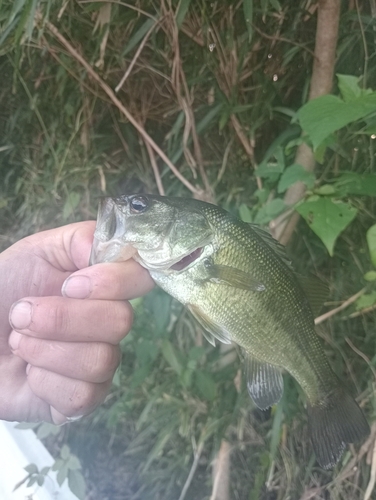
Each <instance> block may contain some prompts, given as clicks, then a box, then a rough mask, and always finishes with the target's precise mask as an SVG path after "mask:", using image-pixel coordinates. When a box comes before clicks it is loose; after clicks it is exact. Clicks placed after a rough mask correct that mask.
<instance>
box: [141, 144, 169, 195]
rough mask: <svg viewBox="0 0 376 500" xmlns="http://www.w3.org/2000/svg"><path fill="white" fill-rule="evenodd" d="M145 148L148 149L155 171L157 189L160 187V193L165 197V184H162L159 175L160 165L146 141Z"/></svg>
mask: <svg viewBox="0 0 376 500" xmlns="http://www.w3.org/2000/svg"><path fill="white" fill-rule="evenodd" d="M145 146H146V149H147V150H148V155H149V158H150V163H151V168H152V169H153V172H154V177H155V182H156V183H157V187H158V193H159V194H160V195H161V196H164V195H165V190H164V187H163V184H162V179H161V176H160V174H159V170H158V165H157V161H156V159H155V155H154V151H153V148H152V147H151V146H150V144H149V143H148V142H147V141H145Z"/></svg>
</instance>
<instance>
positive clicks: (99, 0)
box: [78, 0, 158, 21]
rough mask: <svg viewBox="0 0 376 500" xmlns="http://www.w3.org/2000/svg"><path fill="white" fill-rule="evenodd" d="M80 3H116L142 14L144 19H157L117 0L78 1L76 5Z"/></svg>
mask: <svg viewBox="0 0 376 500" xmlns="http://www.w3.org/2000/svg"><path fill="white" fill-rule="evenodd" d="M82 3H117V4H118V5H122V6H123V7H128V9H131V10H135V11H136V12H138V13H139V14H143V15H144V16H146V17H150V19H154V21H158V19H157V18H156V17H154V16H153V15H152V14H149V12H146V11H145V10H142V9H140V8H139V7H135V6H134V5H131V4H129V3H125V2H120V1H119V0H80V1H79V2H78V4H82Z"/></svg>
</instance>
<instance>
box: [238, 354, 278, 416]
mask: <svg viewBox="0 0 376 500" xmlns="http://www.w3.org/2000/svg"><path fill="white" fill-rule="evenodd" d="M245 372H246V377H247V389H248V393H249V395H250V396H251V398H252V399H253V401H254V402H255V404H256V405H257V406H258V407H259V408H260V409H261V410H266V409H267V408H269V407H270V406H273V405H275V404H276V403H278V401H279V400H280V399H281V397H282V394H283V377H282V373H281V372H280V370H279V369H278V368H277V367H276V366H273V365H271V364H269V363H265V362H264V361H259V360H258V359H256V358H254V357H253V356H250V355H249V354H248V353H245Z"/></svg>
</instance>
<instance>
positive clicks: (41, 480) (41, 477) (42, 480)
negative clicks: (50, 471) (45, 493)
mask: <svg viewBox="0 0 376 500" xmlns="http://www.w3.org/2000/svg"><path fill="white" fill-rule="evenodd" d="M36 478H37V484H38V486H43V483H44V480H45V476H43V475H42V474H38V475H37V476H36Z"/></svg>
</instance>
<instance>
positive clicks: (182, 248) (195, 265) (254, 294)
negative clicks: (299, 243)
mask: <svg viewBox="0 0 376 500" xmlns="http://www.w3.org/2000/svg"><path fill="white" fill-rule="evenodd" d="M129 255H132V256H133V258H134V259H135V260H137V261H138V262H140V264H141V265H142V266H144V267H145V268H147V269H148V270H149V272H150V274H151V276H152V278H153V279H154V281H155V282H156V283H157V284H158V285H159V286H160V287H161V288H162V289H164V290H165V291H166V292H167V293H169V294H170V295H172V296H173V297H175V298H176V299H177V300H179V301H180V302H181V303H182V304H184V305H185V306H186V307H187V308H188V309H189V310H190V311H191V313H192V314H193V316H194V317H195V318H196V319H197V320H198V321H199V322H200V323H201V325H202V326H203V327H204V329H205V336H206V338H207V339H208V341H209V342H211V343H212V344H214V343H215V339H217V340H219V341H221V342H224V343H230V342H235V343H237V344H238V345H239V346H240V347H242V348H243V351H244V353H245V362H246V372H247V386H248V391H249V393H250V395H251V397H252V399H253V400H254V402H255V403H256V405H257V406H258V407H259V408H261V409H266V408H268V407H270V406H271V405H273V404H275V403H277V402H278V401H279V399H280V398H281V396H282V393H283V378H282V373H281V372H282V371H283V370H286V371H287V372H289V373H290V374H291V375H292V376H293V377H294V378H295V379H296V380H297V382H298V383H299V384H300V386H301V387H302V389H303V391H304V392H305V394H306V397H307V405H308V419H309V427H310V432H311V439H312V443H313V447H314V450H315V453H316V457H317V459H318V462H319V463H320V465H321V466H322V467H324V468H330V467H333V466H334V465H335V464H336V463H337V462H338V460H339V458H340V457H341V455H342V453H343V450H344V448H345V445H346V443H352V442H356V441H359V440H361V439H363V438H364V437H365V436H366V435H367V434H368V433H369V426H368V423H367V421H366V419H365V417H364V415H363V413H362V411H361V409H360V408H359V406H358V405H357V404H356V402H355V401H354V400H353V398H352V397H351V396H350V395H349V394H348V393H347V391H346V390H345V389H344V387H343V385H342V384H341V382H340V381H339V380H338V378H337V377H336V375H335V374H334V373H333V371H332V370H331V368H330V366H329V363H328V360H327V358H326V356H325V354H324V351H323V348H322V346H321V343H320V340H319V338H318V336H317V334H316V332H315V327H314V316H313V311H314V312H316V311H318V310H319V308H320V306H321V304H322V302H323V296H325V292H326V287H325V286H324V285H323V284H322V283H321V281H319V280H317V279H316V280H314V281H313V283H311V284H309V282H308V281H307V279H306V278H303V277H299V276H297V275H296V274H295V273H294V271H293V269H292V267H291V264H290V262H289V260H288V258H287V256H286V254H285V251H284V248H283V247H282V246H281V245H280V244H279V243H278V242H277V241H276V240H274V239H273V238H272V237H271V236H270V235H269V234H268V233H266V232H265V231H263V230H261V229H260V228H259V227H257V226H255V225H252V224H247V223H244V222H242V221H240V220H238V219H237V218H235V217H233V216H232V215H231V214H229V213H228V212H226V211H225V210H223V209H221V208H219V207H217V206H215V205H211V204H209V203H204V202H200V201H197V200H190V199H183V198H170V197H161V196H154V195H131V196H122V197H119V198H115V199H111V198H107V199H105V200H104V201H103V202H102V204H101V206H100V208H99V212H98V221H97V229H96V232H95V236H94V243H93V250H92V257H91V263H98V262H104V261H115V260H122V259H124V258H128V256H129ZM125 256H126V257H125Z"/></svg>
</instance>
